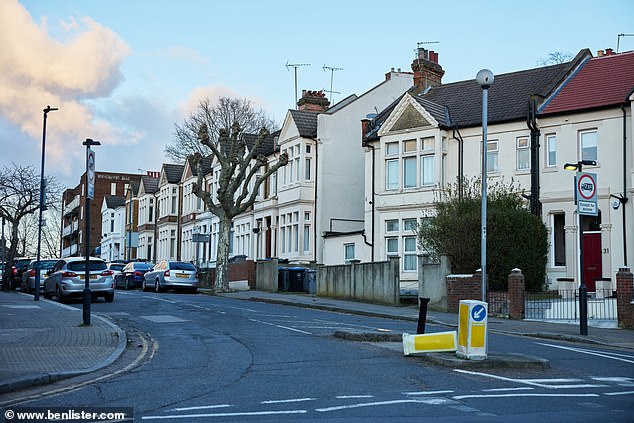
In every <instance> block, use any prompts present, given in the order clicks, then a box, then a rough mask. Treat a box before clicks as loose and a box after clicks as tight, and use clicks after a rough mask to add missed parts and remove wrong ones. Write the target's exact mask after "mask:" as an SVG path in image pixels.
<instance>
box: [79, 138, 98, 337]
mask: <svg viewBox="0 0 634 423" xmlns="http://www.w3.org/2000/svg"><path fill="white" fill-rule="evenodd" d="M82 145H85V146H86V222H85V231H86V237H85V239H86V241H85V247H84V249H85V251H84V254H85V255H86V265H85V267H86V268H85V270H84V307H83V323H84V325H85V326H90V300H91V293H90V200H92V199H93V197H94V186H95V185H94V184H95V155H94V153H93V151H92V150H91V149H90V147H91V146H93V145H101V143H100V142H99V141H93V140H92V139H90V138H86V141H84V142H83V143H82Z"/></svg>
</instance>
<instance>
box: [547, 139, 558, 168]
mask: <svg viewBox="0 0 634 423" xmlns="http://www.w3.org/2000/svg"><path fill="white" fill-rule="evenodd" d="M551 155H552V156H551ZM546 167H557V135H556V134H548V135H546Z"/></svg>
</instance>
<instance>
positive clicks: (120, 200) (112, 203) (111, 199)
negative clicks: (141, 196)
mask: <svg viewBox="0 0 634 423" xmlns="http://www.w3.org/2000/svg"><path fill="white" fill-rule="evenodd" d="M103 199H104V201H105V202H106V207H107V208H109V209H116V208H117V207H124V206H125V197H123V196H121V195H106V196H105V197H103Z"/></svg>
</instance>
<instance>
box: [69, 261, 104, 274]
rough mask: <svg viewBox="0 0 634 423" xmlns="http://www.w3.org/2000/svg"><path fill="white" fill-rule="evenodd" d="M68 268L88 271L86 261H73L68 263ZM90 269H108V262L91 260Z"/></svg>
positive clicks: (76, 270)
mask: <svg viewBox="0 0 634 423" xmlns="http://www.w3.org/2000/svg"><path fill="white" fill-rule="evenodd" d="M67 267H68V270H72V271H73V272H82V271H84V272H85V271H86V262H85V261H73V262H71V263H68V266H67ZM88 269H89V270H90V271H93V270H106V262H105V261H92V260H91V261H90V262H89V264H88Z"/></svg>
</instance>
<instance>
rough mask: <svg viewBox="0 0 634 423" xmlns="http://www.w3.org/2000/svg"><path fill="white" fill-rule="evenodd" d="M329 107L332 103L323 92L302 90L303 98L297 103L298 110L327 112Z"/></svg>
mask: <svg viewBox="0 0 634 423" xmlns="http://www.w3.org/2000/svg"><path fill="white" fill-rule="evenodd" d="M328 106H330V101H328V99H327V98H326V94H324V92H323V91H310V90H302V98H300V99H299V101H298V102H297V108H298V110H312V111H316V112H325V111H326V110H327V109H328Z"/></svg>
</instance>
